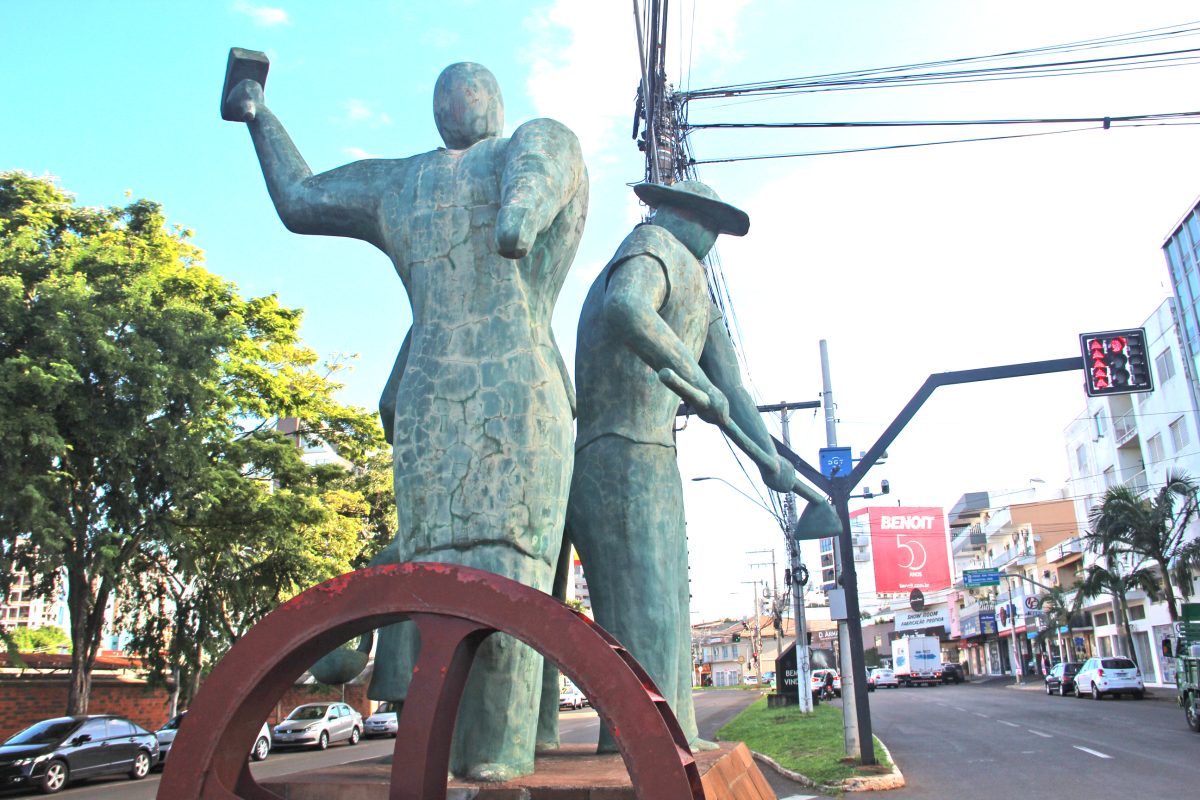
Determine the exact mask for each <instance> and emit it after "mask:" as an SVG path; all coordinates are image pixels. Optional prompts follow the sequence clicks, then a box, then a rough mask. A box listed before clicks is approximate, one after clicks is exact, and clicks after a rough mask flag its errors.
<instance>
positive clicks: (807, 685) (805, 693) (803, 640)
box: [775, 408, 813, 714]
mask: <svg viewBox="0 0 1200 800" xmlns="http://www.w3.org/2000/svg"><path fill="white" fill-rule="evenodd" d="M790 416H791V412H790V411H789V410H788V409H787V408H784V409H783V410H782V411H781V412H780V417H781V418H782V426H781V427H782V429H783V443H784V445H785V446H786V447H788V448H789V449H790V448H791V446H792V445H791V441H792V440H791V436H790V435H789V429H788V418H789V417H790ZM783 508H784V514H785V515H786V517H787V545H788V557H789V560H790V563H791V569H792V619H793V620H795V627H796V681H797V689H796V694H797V695H798V700H799V702H800V711H802V712H803V713H805V714H811V713H812V710H813V704H812V665H811V663H810V662H809V659H808V625H807V623H806V622H805V619H804V584H803V583H801V573H802V572H803V569H804V559H803V558H802V557H801V554H800V542H799V541H798V540H796V539H794V538H792V531H793V530H795V529H796V496H795V495H794V494H791V493H788V494H786V495H784V498H783ZM779 637H780V639H782V638H783V631H780V632H779ZM776 671H777V672H778V670H776ZM775 680H776V681H777V684H776V685H779V686H782V685H783V679H782V678H781V677H780V676H779V675H776V676H775Z"/></svg>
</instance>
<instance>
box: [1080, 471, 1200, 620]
mask: <svg viewBox="0 0 1200 800" xmlns="http://www.w3.org/2000/svg"><path fill="white" fill-rule="evenodd" d="M1196 493H1197V486H1196V483H1195V481H1193V480H1192V479H1191V478H1189V477H1188V476H1187V475H1185V474H1183V473H1176V472H1169V473H1167V479H1166V483H1165V484H1164V485H1163V486H1162V487H1161V488H1160V489H1159V490H1158V491H1157V492H1155V493H1154V495H1153V496H1152V497H1143V496H1141V495H1140V494H1139V493H1138V492H1135V491H1133V490H1132V489H1130V488H1128V487H1126V486H1114V487H1113V488H1111V489H1109V490H1108V491H1107V492H1105V494H1104V500H1103V502H1102V503H1101V504H1100V506H1099V507H1098V508H1097V509H1096V510H1095V511H1094V512H1093V514H1092V517H1091V520H1090V521H1091V525H1092V530H1093V531H1094V532H1095V536H1096V540H1097V543H1098V544H1099V545H1100V546H1101V547H1102V548H1104V550H1105V551H1110V550H1111V551H1114V552H1116V553H1118V554H1122V555H1125V556H1127V557H1128V558H1129V559H1131V560H1134V561H1137V562H1139V563H1140V562H1143V561H1144V562H1148V563H1149V564H1152V565H1154V566H1155V567H1157V573H1158V574H1157V579H1158V584H1159V587H1158V588H1159V590H1160V592H1161V595H1162V596H1163V598H1164V599H1165V600H1166V602H1167V610H1168V612H1169V613H1170V615H1171V620H1172V621H1173V622H1175V621H1178V620H1179V604H1178V600H1177V597H1176V591H1177V590H1178V592H1179V593H1180V594H1181V595H1182V596H1183V598H1184V599H1186V598H1187V597H1188V594H1189V590H1190V588H1191V569H1192V568H1193V566H1194V564H1195V563H1196V554H1197V552H1200V551H1198V548H1200V542H1197V540H1192V541H1185V539H1184V537H1185V536H1186V534H1187V532H1188V528H1189V527H1190V525H1191V522H1192V521H1193V520H1194V519H1195V517H1196V509H1197V505H1196Z"/></svg>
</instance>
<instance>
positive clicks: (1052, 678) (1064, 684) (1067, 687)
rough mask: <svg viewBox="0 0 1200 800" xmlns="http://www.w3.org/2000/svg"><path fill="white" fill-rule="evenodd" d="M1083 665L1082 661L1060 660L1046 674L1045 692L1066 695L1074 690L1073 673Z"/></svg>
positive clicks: (1060, 695)
mask: <svg viewBox="0 0 1200 800" xmlns="http://www.w3.org/2000/svg"><path fill="white" fill-rule="evenodd" d="M1082 666H1083V662H1082V661H1060V662H1059V663H1057V664H1055V665H1054V666H1053V667H1051V668H1050V672H1048V673H1047V674H1046V694H1057V695H1058V696H1059V697H1066V696H1067V695H1068V694H1070V693H1071V692H1074V691H1075V673H1077V672H1079V668H1080V667H1082Z"/></svg>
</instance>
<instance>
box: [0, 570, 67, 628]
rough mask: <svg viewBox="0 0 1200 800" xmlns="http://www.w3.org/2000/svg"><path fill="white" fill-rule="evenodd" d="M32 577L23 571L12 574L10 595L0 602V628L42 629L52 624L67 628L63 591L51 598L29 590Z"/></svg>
mask: <svg viewBox="0 0 1200 800" xmlns="http://www.w3.org/2000/svg"><path fill="white" fill-rule="evenodd" d="M30 588H31V587H30V583H29V576H28V575H26V574H25V573H24V572H16V573H14V574H13V579H12V586H11V587H10V588H9V590H8V596H7V597H5V598H4V602H3V603H0V627H2V628H4V630H6V631H11V630H12V629H13V628H41V627H45V626H47V625H53V626H55V627H58V628H62V629H63V630H64V631H66V630H67V629H68V625H69V622H68V619H67V603H66V599H65V598H64V597H63V593H62V592H55V593H54V595H53V596H52V597H50V598H45V597H39V596H37V595H34V594H31V592H30Z"/></svg>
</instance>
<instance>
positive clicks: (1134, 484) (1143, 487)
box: [1121, 470, 1150, 494]
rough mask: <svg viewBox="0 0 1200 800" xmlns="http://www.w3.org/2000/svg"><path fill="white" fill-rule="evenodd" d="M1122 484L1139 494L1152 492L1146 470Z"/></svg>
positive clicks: (1135, 474)
mask: <svg viewBox="0 0 1200 800" xmlns="http://www.w3.org/2000/svg"><path fill="white" fill-rule="evenodd" d="M1121 483H1122V485H1124V486H1125V487H1127V488H1129V489H1132V490H1133V491H1135V492H1137V493H1138V494H1145V493H1146V492H1148V491H1149V490H1150V484H1149V483H1148V482H1147V480H1146V470H1141V471H1140V472H1136V473H1134V474H1133V475H1132V476H1130V477H1129V478H1126V479H1125V480H1123V481H1121Z"/></svg>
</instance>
